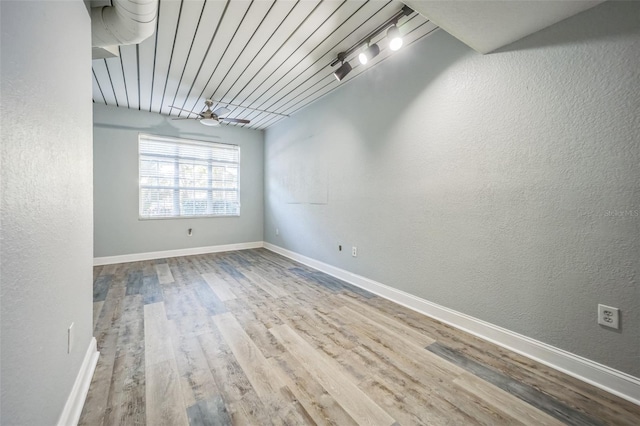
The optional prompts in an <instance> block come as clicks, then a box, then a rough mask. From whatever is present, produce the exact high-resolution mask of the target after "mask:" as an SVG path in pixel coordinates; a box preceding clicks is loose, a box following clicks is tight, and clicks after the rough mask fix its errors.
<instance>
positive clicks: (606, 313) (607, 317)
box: [598, 305, 620, 330]
mask: <svg viewBox="0 0 640 426" xmlns="http://www.w3.org/2000/svg"><path fill="white" fill-rule="evenodd" d="M598 324H600V325H604V326H605V327H611V328H615V329H616V330H617V329H619V328H620V309H618V308H612V307H611V306H605V305H598Z"/></svg>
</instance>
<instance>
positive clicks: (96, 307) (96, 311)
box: [92, 301, 104, 330]
mask: <svg viewBox="0 0 640 426" xmlns="http://www.w3.org/2000/svg"><path fill="white" fill-rule="evenodd" d="M103 306H104V301H102V302H93V328H92V330H95V329H96V324H98V319H99V318H100V312H102V307H103Z"/></svg>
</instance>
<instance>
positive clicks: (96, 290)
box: [93, 275, 113, 302]
mask: <svg viewBox="0 0 640 426" xmlns="http://www.w3.org/2000/svg"><path fill="white" fill-rule="evenodd" d="M112 279H113V275H100V276H99V277H98V278H97V279H96V280H95V281H94V283H93V301H94V302H104V299H106V298H107V292H108V291H109V285H110V284H111V280H112Z"/></svg>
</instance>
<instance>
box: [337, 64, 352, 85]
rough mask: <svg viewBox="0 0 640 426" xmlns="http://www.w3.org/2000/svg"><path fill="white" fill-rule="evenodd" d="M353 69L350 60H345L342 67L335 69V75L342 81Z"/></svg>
mask: <svg viewBox="0 0 640 426" xmlns="http://www.w3.org/2000/svg"><path fill="white" fill-rule="evenodd" d="M351 69H352V68H351V64H349V62H343V63H342V65H340V68H338V69H337V70H335V72H334V73H333V75H334V77H335V78H336V79H337V80H338V81H342V79H343V78H345V77H346V76H347V74H349V73H350V72H351Z"/></svg>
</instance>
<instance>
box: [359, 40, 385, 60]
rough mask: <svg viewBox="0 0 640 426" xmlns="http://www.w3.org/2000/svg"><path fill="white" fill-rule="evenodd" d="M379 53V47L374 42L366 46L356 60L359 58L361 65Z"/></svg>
mask: <svg viewBox="0 0 640 426" xmlns="http://www.w3.org/2000/svg"><path fill="white" fill-rule="evenodd" d="M379 53H380V47H379V46H378V45H377V44H375V43H374V44H372V45H370V46H367V48H366V49H364V50H363V51H362V52H361V53H360V54H359V55H358V60H360V63H361V64H362V65H366V63H367V62H369V61H370V60H372V59H373V58H375V57H376V56H378V54H379Z"/></svg>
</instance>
